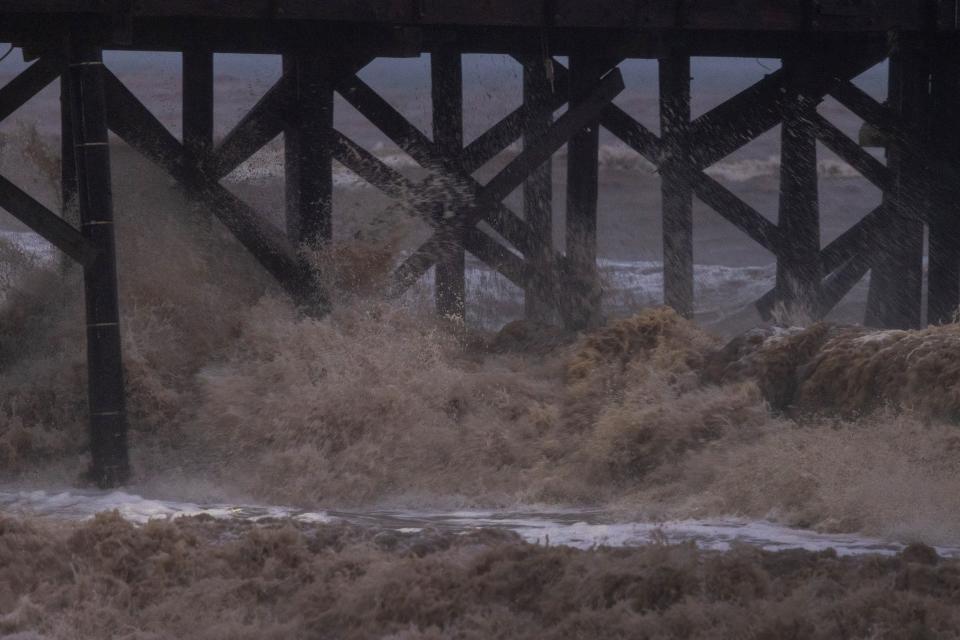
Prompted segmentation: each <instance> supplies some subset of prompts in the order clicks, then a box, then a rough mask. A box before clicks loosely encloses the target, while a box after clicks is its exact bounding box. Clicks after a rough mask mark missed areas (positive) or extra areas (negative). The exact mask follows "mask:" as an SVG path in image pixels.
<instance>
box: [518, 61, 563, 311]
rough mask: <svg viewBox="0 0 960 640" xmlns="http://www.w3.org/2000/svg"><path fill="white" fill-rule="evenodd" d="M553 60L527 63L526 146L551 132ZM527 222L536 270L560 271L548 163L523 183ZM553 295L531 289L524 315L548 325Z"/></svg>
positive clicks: (543, 271)
mask: <svg viewBox="0 0 960 640" xmlns="http://www.w3.org/2000/svg"><path fill="white" fill-rule="evenodd" d="M552 73H553V60H551V59H550V58H545V57H544V56H543V55H531V56H528V57H526V58H525V59H524V60H523V104H524V108H525V114H524V115H525V116H526V117H525V118H524V121H525V127H524V131H523V141H524V145H525V146H526V145H531V144H534V142H535V141H536V140H537V139H538V138H539V137H540V136H542V135H543V134H544V133H546V131H547V130H548V129H549V128H550V124H551V123H552V122H553V112H554V108H555V104H556V102H557V97H556V96H555V95H554V92H553V90H552V87H551V83H550V78H551V77H552ZM523 219H524V220H525V221H526V223H527V225H529V227H530V231H531V233H532V234H533V235H534V236H536V237H537V238H539V240H540V246H539V247H536V248H531V251H530V253H529V255H528V256H527V258H528V260H529V261H530V262H531V263H532V264H533V265H534V267H533V268H534V270H536V271H539V272H541V273H550V272H552V271H554V270H555V269H556V265H555V264H554V259H553V167H552V162H551V161H550V160H548V161H547V162H545V163H544V164H543V165H542V166H540V167H539V168H538V169H535V170H534V171H533V172H532V173H531V174H530V177H529V178H527V181H526V182H524V183H523ZM549 293H550V291H545V290H542V289H541V288H540V287H539V286H530V287H528V288H527V289H526V291H525V292H524V311H525V313H526V317H527V318H528V319H530V320H535V321H539V322H548V321H549V320H550V319H551V315H552V313H553V308H554V307H555V302H554V301H553V300H551V299H550V298H549Z"/></svg>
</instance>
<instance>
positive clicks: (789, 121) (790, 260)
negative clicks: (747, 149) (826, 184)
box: [777, 54, 822, 317]
mask: <svg viewBox="0 0 960 640" xmlns="http://www.w3.org/2000/svg"><path fill="white" fill-rule="evenodd" d="M784 70H785V71H787V72H789V73H790V75H791V77H792V78H793V82H792V84H791V86H790V87H789V88H788V89H787V91H786V105H785V108H784V113H783V126H782V127H781V129H780V208H779V221H778V226H779V228H780V233H781V235H782V237H783V238H784V239H785V241H784V242H783V243H782V245H781V247H780V252H779V254H778V255H777V291H778V297H779V299H780V302H782V303H784V304H785V305H786V307H787V308H788V309H792V310H796V311H802V312H805V313H806V314H807V315H809V316H813V317H816V316H817V314H818V313H819V299H820V280H821V278H822V275H821V267H820V206H819V199H820V197H819V189H818V176H817V138H816V133H817V131H816V129H815V128H814V126H813V120H814V116H815V115H816V109H817V103H818V102H819V97H817V96H815V95H810V94H809V93H808V91H809V90H810V89H812V87H813V81H814V79H815V78H814V69H812V68H811V67H810V66H809V62H808V61H807V60H805V59H803V58H801V57H800V56H799V55H797V54H794V55H793V56H791V57H790V58H788V59H786V60H784Z"/></svg>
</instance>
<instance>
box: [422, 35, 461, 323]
mask: <svg viewBox="0 0 960 640" xmlns="http://www.w3.org/2000/svg"><path fill="white" fill-rule="evenodd" d="M430 77H431V81H432V97H433V143H434V145H435V147H436V149H437V152H438V153H439V154H440V155H441V157H442V159H444V160H446V166H445V167H444V169H445V171H444V173H446V168H447V167H449V168H450V169H452V170H454V171H455V170H456V168H457V167H458V165H459V163H460V154H461V153H462V152H463V63H462V61H461V59H460V54H459V53H457V52H456V51H453V50H446V49H445V50H441V51H434V52H433V53H432V54H430ZM453 213H454V212H453V211H450V210H446V209H439V210H438V214H439V215H441V216H446V215H448V214H449V215H453ZM461 231H462V230H461ZM465 260H466V255H465V254H464V250H463V238H462V237H461V238H454V242H453V243H452V244H451V245H450V246H448V247H446V250H445V252H444V254H443V255H442V256H439V258H438V260H437V264H436V269H435V278H434V297H435V300H436V305H437V313H438V314H440V315H441V316H443V317H453V318H460V319H461V320H462V319H463V318H464V317H465V315H464V314H465V306H464V305H465V304H466V298H467V285H466V262H465Z"/></svg>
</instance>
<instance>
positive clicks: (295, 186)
mask: <svg viewBox="0 0 960 640" xmlns="http://www.w3.org/2000/svg"><path fill="white" fill-rule="evenodd" d="M335 64H336V60H335V59H331V58H330V57H329V56H326V55H322V54H321V55H317V54H316V53H312V52H297V53H295V54H291V55H289V56H286V57H285V69H284V77H285V79H286V84H287V87H288V89H289V100H288V101H287V111H286V116H287V118H286V120H287V122H286V129H285V132H284V142H285V145H286V148H285V159H286V170H287V172H286V190H287V196H286V204H287V238H288V240H289V241H290V242H291V243H292V244H293V245H294V246H299V245H304V246H308V247H313V248H318V247H321V246H323V245H325V244H328V243H329V242H330V240H332V238H333V139H332V135H333V84H332V82H331V76H332V67H333V66H334V65H335ZM281 115H283V114H282V112H281Z"/></svg>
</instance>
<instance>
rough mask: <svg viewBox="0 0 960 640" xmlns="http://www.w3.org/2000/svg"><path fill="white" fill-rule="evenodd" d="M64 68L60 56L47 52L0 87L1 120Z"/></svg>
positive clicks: (40, 89) (53, 78) (52, 79)
mask: <svg viewBox="0 0 960 640" xmlns="http://www.w3.org/2000/svg"><path fill="white" fill-rule="evenodd" d="M63 68H64V62H63V59H62V58H61V57H60V56H57V55H54V54H47V55H44V56H43V57H42V58H40V59H39V60H37V61H36V62H34V63H33V64H32V65H30V66H29V67H27V69H26V70H25V71H23V72H21V73H20V74H19V75H17V76H16V77H15V78H14V79H13V80H11V81H10V82H8V83H7V84H5V85H4V86H3V87H2V88H0V121H2V120H6V119H7V118H8V117H9V116H10V115H11V114H12V113H13V112H14V111H16V110H17V109H19V108H20V107H22V106H23V105H24V104H25V103H26V102H27V101H28V100H30V98H32V97H33V96H35V95H37V94H38V93H40V92H41V91H42V90H43V89H45V88H46V87H47V85H49V84H50V83H51V82H53V81H54V80H56V79H57V76H59V75H60V74H61V73H62V72H63Z"/></svg>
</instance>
